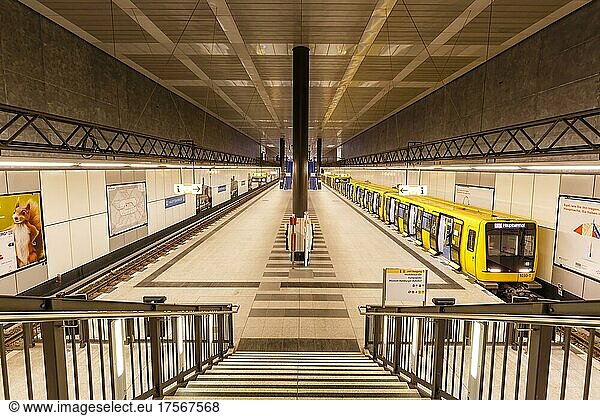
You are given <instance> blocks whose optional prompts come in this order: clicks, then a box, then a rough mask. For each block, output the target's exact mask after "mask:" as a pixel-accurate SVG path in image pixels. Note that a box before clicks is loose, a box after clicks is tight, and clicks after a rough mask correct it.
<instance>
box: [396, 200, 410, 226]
mask: <svg viewBox="0 0 600 416" xmlns="http://www.w3.org/2000/svg"><path fill="white" fill-rule="evenodd" d="M396 206H397V207H398V212H397V214H396V216H397V217H398V231H399V232H400V233H401V234H404V233H406V230H405V227H406V224H408V222H407V221H406V219H405V218H406V217H405V216H406V215H408V214H407V213H408V207H407V206H406V205H404V204H403V203H401V202H398V203H397V204H396Z"/></svg>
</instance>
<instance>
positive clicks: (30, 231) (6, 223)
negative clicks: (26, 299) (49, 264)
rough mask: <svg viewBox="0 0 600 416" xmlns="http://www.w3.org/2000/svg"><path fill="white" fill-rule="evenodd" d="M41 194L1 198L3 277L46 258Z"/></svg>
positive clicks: (1, 260) (0, 232)
mask: <svg viewBox="0 0 600 416" xmlns="http://www.w3.org/2000/svg"><path fill="white" fill-rule="evenodd" d="M42 233H43V224H42V209H41V198H40V193H39V192H34V193H23V194H13V195H1V196H0V256H1V258H0V275H5V274H7V273H12V272H14V271H15V270H18V269H20V268H22V267H27V266H30V265H32V264H35V263H38V262H41V261H43V260H45V259H46V251H45V246H44V237H43V235H42Z"/></svg>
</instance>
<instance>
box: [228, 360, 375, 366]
mask: <svg viewBox="0 0 600 416" xmlns="http://www.w3.org/2000/svg"><path fill="white" fill-rule="evenodd" d="M219 365H221V366H223V367H235V368H237V367H265V366H277V367H280V368H288V367H348V368H350V367H353V368H369V367H379V366H378V365H377V364H376V363H374V362H357V363H335V362H327V361H325V362H318V363H315V362H302V361H295V362H294V361H289V362H276V361H266V362H250V361H245V362H236V361H229V360H225V361H222V362H220V363H219Z"/></svg>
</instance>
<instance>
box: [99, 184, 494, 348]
mask: <svg viewBox="0 0 600 416" xmlns="http://www.w3.org/2000/svg"><path fill="white" fill-rule="evenodd" d="M290 210H291V192H286V191H283V190H280V189H272V190H270V191H268V192H267V193H265V194H262V195H260V196H258V197H256V198H255V199H253V200H251V201H250V202H248V203H247V204H245V205H244V206H243V207H241V208H239V209H237V210H236V211H234V212H233V213H231V214H228V215H227V216H226V217H224V218H222V219H220V220H219V221H217V222H216V223H214V224H212V225H211V226H210V227H208V228H207V229H205V230H204V231H202V232H201V233H200V234H198V235H197V236H196V237H194V238H192V239H191V240H190V241H189V242H187V243H185V244H183V245H181V246H180V247H178V248H177V249H174V250H173V251H171V252H170V253H168V254H167V255H165V256H164V257H162V258H161V259H160V260H159V261H157V262H155V263H154V264H151V265H149V266H148V267H147V268H146V269H144V270H143V271H140V272H137V273H136V274H135V275H133V277H132V278H131V279H130V280H128V281H126V282H122V283H121V284H119V285H118V286H117V287H115V288H114V289H113V290H112V291H111V292H109V293H106V294H104V295H102V296H101V298H102V299H110V300H134V301H140V300H141V299H142V297H143V296H146V295H165V296H167V299H168V302H169V303H184V304H185V303H192V304H195V303H202V304H207V303H223V302H226V303H227V302H228V303H237V304H239V305H240V311H239V313H238V314H236V315H235V322H234V328H235V334H234V335H235V344H236V345H237V346H238V349H240V350H252V351H286V350H307V351H311V350H312V351H314V350H321V351H358V350H359V349H360V347H362V345H364V317H362V316H360V314H359V311H358V306H359V305H366V304H380V303H381V291H382V269H383V268H384V267H421V268H422V267H425V268H427V269H429V289H428V292H427V300H428V303H429V302H431V299H432V298H435V297H454V298H455V299H456V302H457V304H467V303H493V302H500V300H499V299H497V298H496V297H495V296H493V295H492V294H491V293H489V292H487V291H485V290H484V289H483V288H481V287H480V286H478V285H476V284H473V283H471V282H469V281H468V280H467V279H466V277H465V276H463V275H461V274H458V273H455V272H454V271H452V270H451V269H449V268H448V269H447V270H444V269H443V267H442V265H441V264H437V262H436V261H435V260H433V259H432V258H431V256H429V254H427V253H425V252H423V253H420V251H422V250H421V249H420V248H417V247H415V248H414V249H413V248H411V247H410V246H408V245H406V244H405V243H401V242H400V243H399V242H398V241H396V240H395V239H393V238H392V237H393V235H392V234H389V235H388V234H387V233H385V232H382V230H380V229H378V226H377V225H376V224H375V223H374V222H372V221H370V220H369V219H368V218H366V217H365V216H364V215H363V213H361V212H360V211H359V210H358V208H355V207H353V206H352V205H350V204H348V203H346V202H345V201H344V200H343V199H341V198H339V197H338V196H337V195H336V194H334V193H333V192H332V191H330V190H328V189H326V188H323V189H322V190H320V191H311V192H310V194H309V213H310V216H311V219H312V221H313V223H314V224H315V234H316V235H315V246H314V251H313V252H312V260H311V262H310V265H309V268H307V269H304V268H295V269H291V263H290V261H289V253H287V252H286V251H285V224H286V223H287V221H288V218H289V215H290V212H291V211H290ZM390 233H391V232H390ZM398 237H399V236H398ZM226 253H227V254H226Z"/></svg>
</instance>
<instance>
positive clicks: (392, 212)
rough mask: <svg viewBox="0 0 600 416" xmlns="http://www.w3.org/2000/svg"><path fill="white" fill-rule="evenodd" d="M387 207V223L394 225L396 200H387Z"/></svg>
mask: <svg viewBox="0 0 600 416" xmlns="http://www.w3.org/2000/svg"><path fill="white" fill-rule="evenodd" d="M388 202H389V206H388V207H387V213H388V217H387V223H388V224H396V198H388Z"/></svg>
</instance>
